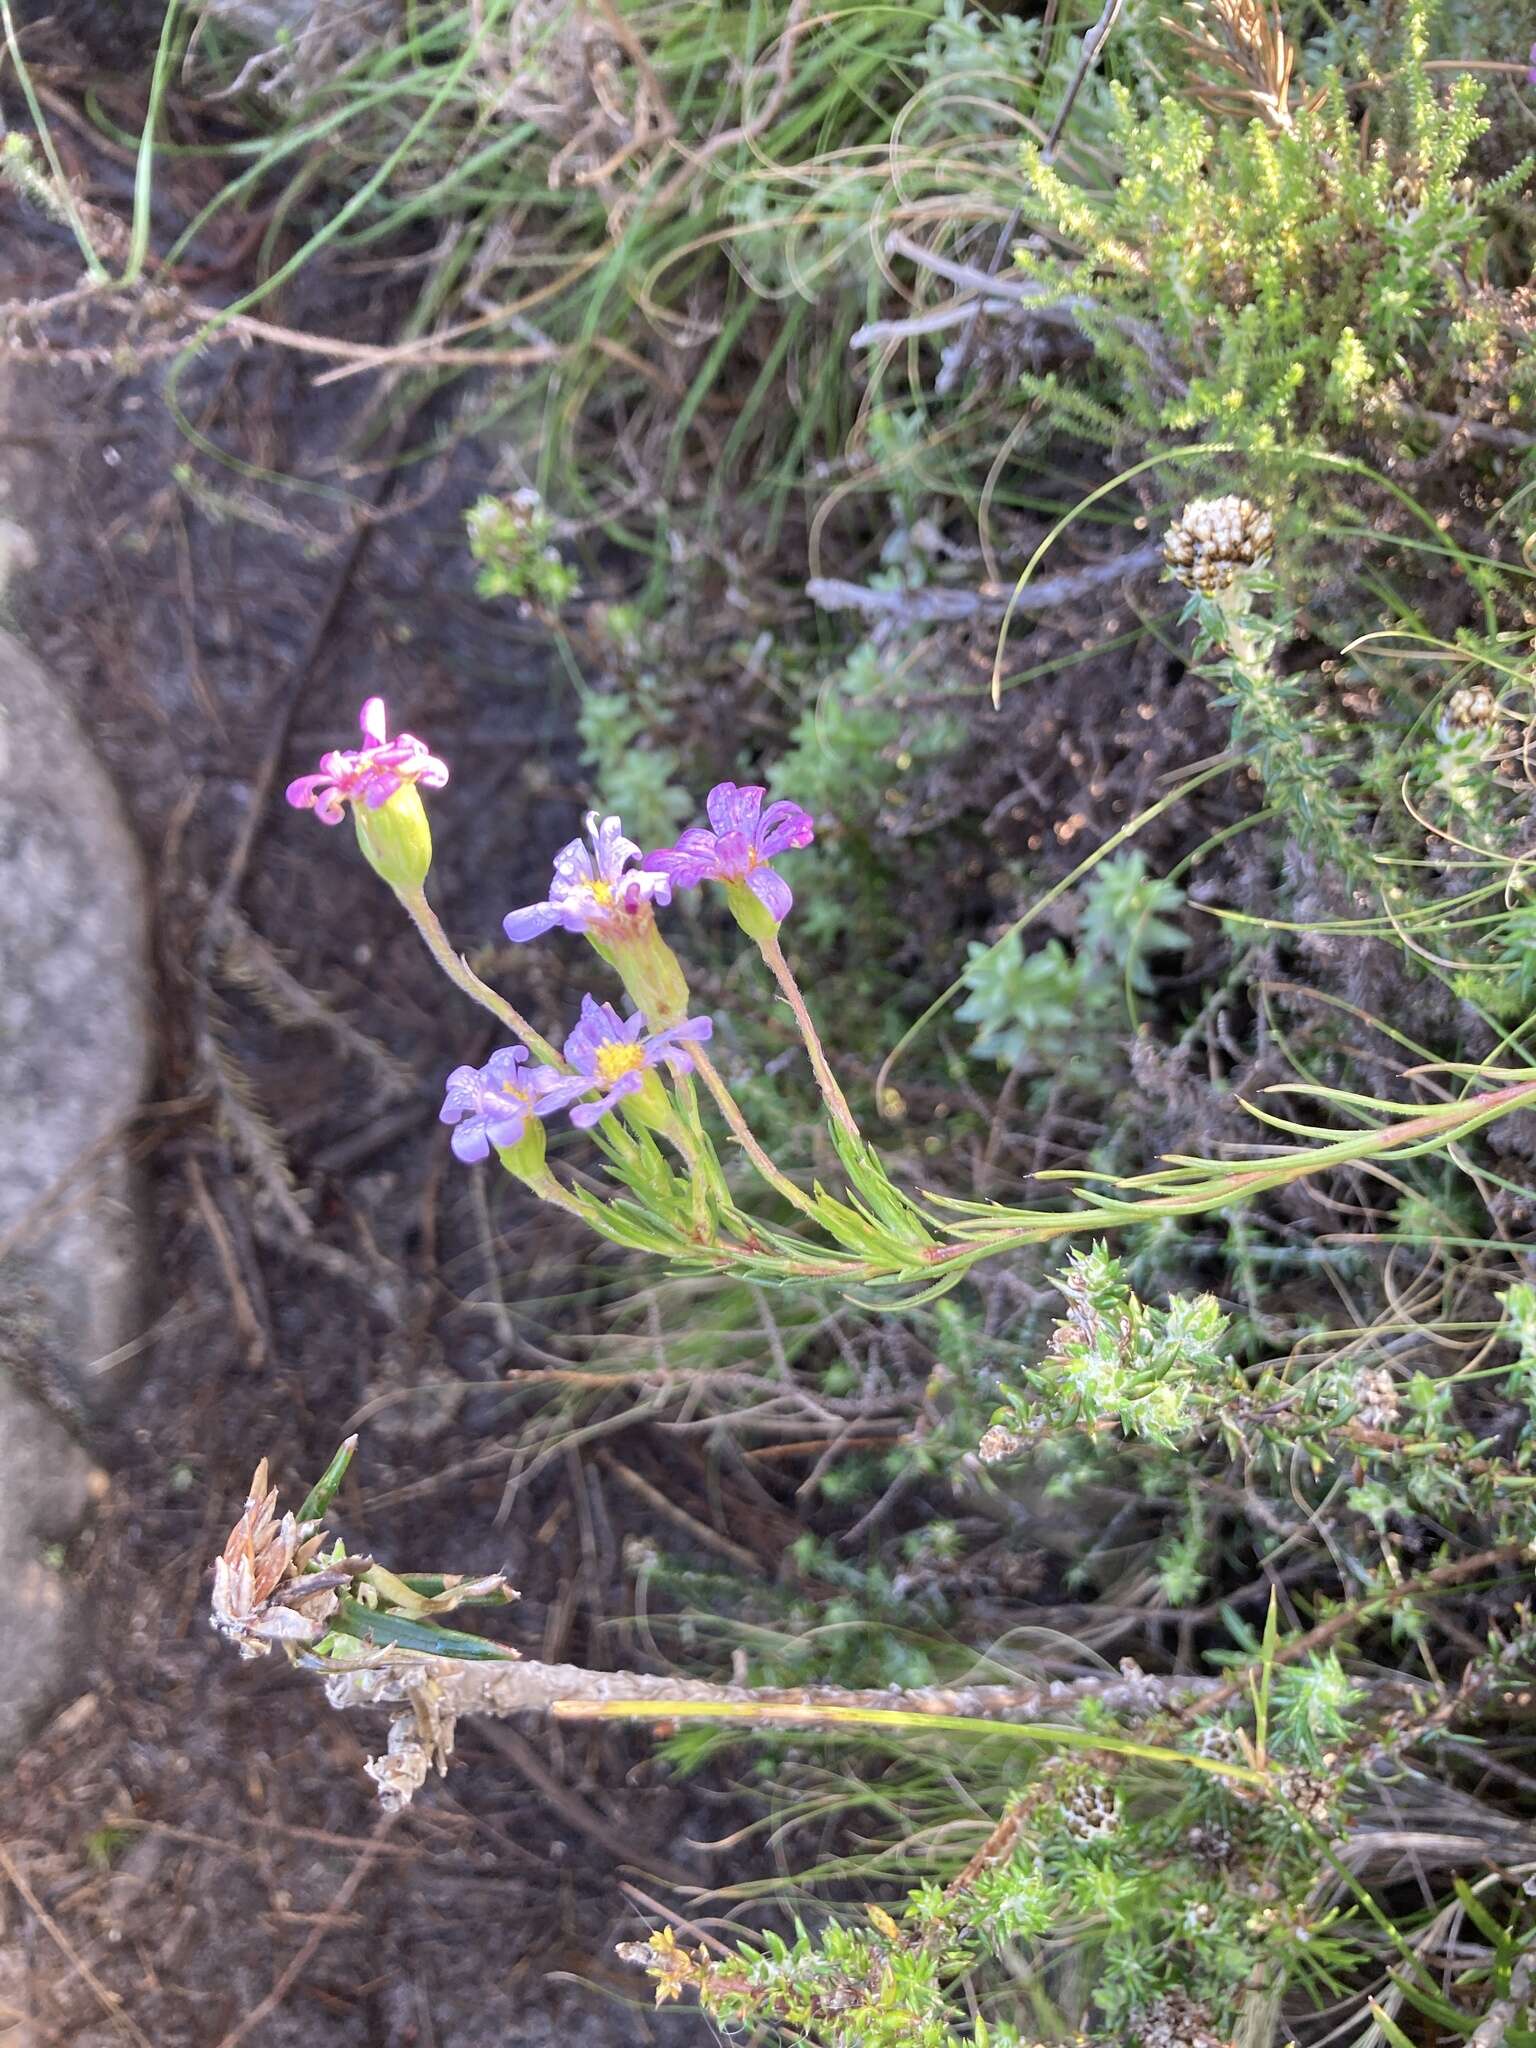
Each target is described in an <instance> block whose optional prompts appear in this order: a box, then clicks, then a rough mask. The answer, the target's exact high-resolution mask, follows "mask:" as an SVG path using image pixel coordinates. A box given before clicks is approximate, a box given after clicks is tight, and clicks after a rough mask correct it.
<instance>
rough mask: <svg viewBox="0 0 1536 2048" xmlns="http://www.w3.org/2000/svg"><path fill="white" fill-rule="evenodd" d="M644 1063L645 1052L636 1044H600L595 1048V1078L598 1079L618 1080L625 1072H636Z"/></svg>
mask: <svg viewBox="0 0 1536 2048" xmlns="http://www.w3.org/2000/svg"><path fill="white" fill-rule="evenodd" d="M644 1065H645V1054H644V1052H643V1051H642V1050H641V1048H640V1047H639V1046H638V1045H600V1046H599V1047H598V1048H597V1060H596V1066H597V1078H598V1079H599V1080H600V1081H608V1082H613V1081H618V1080H621V1079H622V1078H623V1076H624V1075H625V1074H633V1073H636V1072H637V1071H638V1070H639V1069H640V1068H641V1067H643V1066H644Z"/></svg>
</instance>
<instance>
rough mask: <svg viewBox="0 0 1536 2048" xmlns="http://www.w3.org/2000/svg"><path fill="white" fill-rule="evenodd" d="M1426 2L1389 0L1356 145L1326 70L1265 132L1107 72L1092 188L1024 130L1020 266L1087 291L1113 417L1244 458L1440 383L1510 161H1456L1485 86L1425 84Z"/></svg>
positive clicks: (1482, 265)
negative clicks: (1378, 74) (1105, 168)
mask: <svg viewBox="0 0 1536 2048" xmlns="http://www.w3.org/2000/svg"><path fill="white" fill-rule="evenodd" d="M1433 15H1434V9H1433V8H1432V6H1431V5H1429V4H1427V0H1415V4H1412V5H1410V6H1409V7H1408V8H1407V9H1405V11H1404V15H1403V19H1402V26H1401V29H1400V33H1399V36H1398V40H1397V46H1396V48H1395V49H1394V50H1393V52H1392V53H1391V57H1390V60H1389V62H1388V63H1387V64H1386V66H1385V67H1384V68H1385V70H1386V74H1387V79H1388V88H1387V92H1386V94H1385V96H1384V97H1383V98H1381V99H1378V100H1377V102H1376V104H1375V107H1374V109H1373V119H1372V122H1371V131H1370V139H1369V141H1368V142H1367V143H1365V144H1364V145H1362V141H1361V135H1360V129H1359V124H1358V119H1357V116H1358V111H1359V110H1358V106H1357V104H1356V103H1355V101H1354V99H1353V98H1352V96H1351V90H1350V82H1349V81H1346V79H1344V78H1343V77H1341V76H1340V75H1339V74H1338V73H1336V72H1335V73H1329V74H1327V75H1326V76H1325V77H1324V78H1323V79H1322V81H1321V82H1320V84H1319V86H1318V88H1317V92H1316V95H1315V103H1314V104H1311V105H1305V106H1298V107H1297V108H1296V110H1295V111H1294V115H1293V117H1290V118H1288V120H1287V122H1286V124H1285V125H1283V126H1281V125H1266V124H1265V123H1264V122H1262V121H1260V120H1258V119H1252V120H1249V121H1246V122H1243V121H1240V120H1236V119H1232V118H1223V117H1221V116H1220V115H1218V114H1213V113H1211V112H1208V111H1206V109H1205V108H1204V107H1202V106H1200V105H1198V104H1194V103H1192V102H1191V101H1190V100H1187V99H1182V98H1175V97H1164V98H1162V99H1160V100H1158V101H1156V102H1155V103H1154V104H1151V105H1147V104H1145V103H1144V102H1143V101H1142V99H1141V98H1140V97H1139V96H1138V95H1137V94H1136V93H1134V92H1133V91H1132V90H1131V89H1130V88H1129V87H1127V86H1119V87H1117V88H1116V89H1115V90H1114V93H1113V95H1112V107H1113V115H1112V136H1111V147H1112V150H1113V153H1114V157H1115V159H1116V161H1117V166H1118V175H1117V176H1116V178H1115V180H1114V182H1113V184H1112V186H1111V187H1110V188H1109V189H1108V190H1107V191H1094V190H1090V189H1088V188H1086V187H1085V186H1084V185H1083V184H1081V183H1078V182H1074V181H1073V180H1072V179H1071V178H1070V177H1069V176H1068V175H1067V174H1066V173H1064V172H1063V171H1062V170H1060V169H1059V168H1058V167H1057V166H1055V165H1054V164H1052V163H1049V162H1047V161H1046V159H1045V157H1044V155H1043V153H1042V151H1041V150H1040V148H1039V146H1038V145H1036V144H1034V143H1027V144H1026V145H1025V146H1024V149H1023V152H1022V163H1023V172H1024V182H1025V200H1024V205H1025V210H1026V214H1027V215H1028V217H1029V218H1030V219H1031V221H1032V222H1033V224H1034V225H1035V226H1036V228H1037V229H1039V230H1043V231H1044V235H1043V237H1042V236H1040V235H1038V234H1037V235H1036V236H1035V237H1034V238H1032V239H1031V240H1029V241H1027V242H1026V243H1025V244H1024V245H1023V246H1022V247H1021V248H1020V250H1019V251H1018V254H1017V261H1018V264H1019V267H1020V270H1021V272H1022V274H1023V275H1024V276H1026V277H1027V278H1029V279H1030V280H1031V281H1032V282H1034V283H1036V284H1037V285H1039V286H1040V287H1041V289H1042V290H1043V291H1045V292H1048V293H1050V294H1051V295H1053V296H1071V295H1077V298H1078V300H1079V302H1081V301H1082V295H1083V294H1084V292H1085V291H1086V293H1087V294H1088V300H1087V302H1086V303H1083V304H1082V310H1081V312H1080V314H1079V318H1080V320H1081V323H1082V325H1083V327H1084V329H1085V330H1086V331H1087V332H1088V333H1089V334H1090V336H1091V338H1092V340H1093V344H1094V348H1095V351H1096V354H1097V356H1098V358H1099V361H1100V364H1101V366H1102V368H1103V369H1104V371H1105V372H1106V373H1107V376H1108V378H1109V379H1110V380H1112V381H1111V382H1110V383H1109V384H1108V386H1107V389H1108V390H1110V391H1112V392H1113V394H1114V399H1113V417H1114V422H1115V426H1116V430H1117V432H1123V431H1124V429H1125V427H1126V426H1127V425H1131V426H1134V427H1135V428H1138V429H1139V430H1140V431H1141V432H1142V433H1143V434H1145V435H1148V436H1152V437H1154V438H1159V439H1162V438H1169V437H1174V438H1178V439H1189V438H1195V437H1198V436H1200V435H1202V434H1209V435H1212V436H1213V437H1216V438H1219V439H1221V440H1223V441H1228V442H1232V443H1234V444H1235V445H1236V446H1237V448H1238V449H1239V450H1240V451H1241V452H1242V454H1243V455H1245V456H1248V457H1257V458H1262V457H1263V456H1265V455H1266V454H1268V453H1270V452H1272V451H1274V450H1276V449H1282V448H1285V447H1288V446H1291V445H1294V444H1296V443H1298V442H1315V441H1321V442H1323V443H1325V444H1328V445H1338V443H1339V441H1340V439H1341V438H1346V437H1348V435H1349V434H1350V433H1351V432H1352V431H1354V430H1356V429H1357V428H1358V427H1359V426H1360V425H1361V424H1367V425H1370V426H1372V427H1377V428H1380V429H1381V430H1382V431H1384V432H1386V433H1387V434H1388V435H1389V436H1395V435H1396V434H1397V433H1398V432H1399V431H1400V429H1399V427H1398V424H1397V421H1398V414H1399V413H1400V411H1401V409H1402V408H1403V407H1404V406H1405V405H1406V404H1408V403H1409V402H1410V394H1411V395H1412V398H1413V400H1415V401H1416V402H1417V403H1419V404H1421V405H1422V404H1425V403H1429V402H1431V401H1432V398H1433V395H1434V394H1435V393H1436V392H1437V391H1439V390H1440V389H1441V388H1442V387H1443V383H1444V369H1445V364H1446V362H1447V361H1448V360H1450V359H1451V358H1452V357H1453V356H1454V354H1455V349H1454V347H1453V344H1452V336H1453V335H1455V334H1456V333H1457V332H1458V330H1459V328H1460V326H1461V323H1463V322H1464V321H1468V320H1473V319H1474V318H1480V319H1481V320H1482V321H1483V322H1484V323H1485V324H1486V323H1487V322H1488V321H1489V320H1490V319H1491V318H1492V317H1493V316H1492V315H1490V313H1489V311H1488V309H1487V306H1486V304H1485V303H1484V302H1482V301H1480V300H1479V299H1478V298H1477V296H1476V294H1477V289H1478V286H1479V284H1480V281H1481V279H1482V277H1483V275H1484V273H1485V269H1486V265H1487V258H1488V249H1489V244H1490V240H1491V238H1492V236H1493V234H1494V232H1495V225H1496V221H1497V218H1498V213H1499V208H1500V205H1501V202H1502V201H1503V200H1504V198H1505V197H1506V195H1507V194H1509V193H1510V192H1512V191H1514V190H1517V189H1519V188H1520V187H1521V186H1522V185H1523V183H1524V181H1525V178H1526V174H1527V166H1525V165H1523V164H1522V165H1519V166H1516V167H1515V168H1514V169H1512V170H1511V171H1510V172H1509V173H1508V174H1507V176H1505V177H1504V178H1502V179H1501V180H1500V181H1499V183H1498V185H1497V186H1495V187H1492V188H1489V187H1486V186H1483V187H1480V186H1479V185H1478V184H1477V182H1476V181H1475V180H1472V179H1469V178H1467V177H1466V176H1465V175H1464V173H1465V169H1466V165H1467V161H1468V156H1469V153H1470V152H1471V150H1472V148H1473V145H1474V144H1475V143H1476V141H1477V139H1478V137H1479V136H1480V135H1481V134H1482V133H1483V131H1484V128H1485V126H1486V122H1485V121H1484V119H1483V117H1482V116H1481V115H1480V114H1479V112H1478V105H1479V101H1480V98H1481V96H1482V94H1481V87H1480V85H1479V84H1478V82H1477V81H1476V80H1475V79H1474V78H1470V77H1463V78H1459V79H1456V80H1455V81H1454V82H1453V83H1451V84H1450V85H1449V86H1448V87H1447V88H1445V89H1444V90H1442V89H1441V88H1440V87H1439V85H1438V83H1437V82H1436V81H1435V79H1434V75H1433V74H1432V73H1430V72H1428V71H1427V70H1426V69H1425V65H1426V60H1427V59H1428V57H1429V55H1430V47H1431V44H1430V36H1431V28H1432V24H1433ZM1474 307H1476V308H1477V313H1476V314H1475V315H1474V312H1473V309H1474ZM1029 388H1030V383H1029V380H1026V389H1029ZM1034 388H1035V389H1036V391H1037V393H1038V395H1041V396H1046V397H1049V396H1052V395H1053V394H1051V393H1048V392H1047V391H1046V390H1045V387H1043V386H1041V385H1039V384H1038V383H1036V385H1035V387H1034ZM1080 424H1082V423H1080Z"/></svg>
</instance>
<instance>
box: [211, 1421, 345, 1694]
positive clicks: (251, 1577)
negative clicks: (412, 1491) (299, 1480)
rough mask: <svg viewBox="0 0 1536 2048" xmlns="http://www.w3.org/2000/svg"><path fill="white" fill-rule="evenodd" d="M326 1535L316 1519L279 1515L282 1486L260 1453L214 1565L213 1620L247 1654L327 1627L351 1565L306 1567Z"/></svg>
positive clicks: (304, 1639)
mask: <svg viewBox="0 0 1536 2048" xmlns="http://www.w3.org/2000/svg"><path fill="white" fill-rule="evenodd" d="M323 1541H324V1537H323V1535H322V1533H321V1531H320V1529H319V1528H318V1527H317V1526H316V1524H314V1523H313V1522H302V1523H301V1522H297V1521H295V1519H294V1517H293V1516H292V1515H284V1516H283V1518H282V1520H281V1521H279V1520H278V1518H277V1488H276V1487H275V1486H274V1487H272V1488H271V1489H270V1490H269V1489H268V1486H267V1461H266V1459H265V1458H263V1459H262V1461H261V1463H260V1464H259V1465H258V1466H257V1467H256V1472H255V1476H254V1477H253V1478H252V1480H251V1491H250V1496H249V1498H248V1499H247V1501H246V1503H245V1510H244V1513H243V1514H242V1515H241V1517H240V1519H239V1521H238V1522H236V1524H235V1526H234V1528H233V1529H231V1530H230V1532H229V1540H228V1542H227V1543H226V1544H225V1545H224V1550H223V1554H222V1555H221V1556H219V1557H217V1558H215V1560H214V1565H213V1600H212V1608H213V1617H212V1618H213V1626H214V1627H215V1628H216V1629H217V1630H218V1631H219V1633H220V1635H225V1636H228V1637H229V1639H230V1641H231V1642H233V1643H235V1644H236V1645H238V1647H239V1651H240V1654H241V1656H242V1657H265V1656H266V1655H267V1654H268V1653H269V1651H270V1650H271V1648H272V1645H273V1644H274V1643H294V1644H299V1643H315V1642H318V1641H319V1640H320V1638H321V1636H323V1635H324V1634H325V1623H326V1620H327V1617H328V1616H329V1615H331V1614H332V1613H333V1612H334V1611H335V1607H336V1588H337V1587H338V1586H340V1585H345V1584H346V1583H347V1581H348V1580H349V1578H350V1577H351V1572H350V1571H347V1572H340V1573H338V1572H307V1570H306V1568H307V1567H308V1566H309V1565H310V1564H311V1563H312V1562H313V1560H314V1558H315V1555H316V1553H317V1552H318V1551H319V1549H320V1546H321V1544H322V1542H323ZM351 1562H353V1561H352V1560H349V1563H351Z"/></svg>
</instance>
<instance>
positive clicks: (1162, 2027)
mask: <svg viewBox="0 0 1536 2048" xmlns="http://www.w3.org/2000/svg"><path fill="white" fill-rule="evenodd" d="M1129 2031H1130V2035H1131V2038H1132V2039H1133V2040H1134V2041H1136V2042H1138V2043H1139V2044H1140V2048H1229V2044H1228V2041H1227V2038H1226V2036H1225V2035H1224V2034H1221V2033H1219V2032H1218V2031H1217V2027H1216V2022H1215V2021H1214V2020H1213V2019H1212V2018H1211V2015H1210V2014H1209V2012H1207V2010H1206V2008H1205V2007H1204V2006H1203V2005H1201V2004H1199V2003H1198V2002H1197V2001H1196V2000H1195V1999H1193V1998H1191V1997H1190V1995H1189V1993H1188V1992H1187V1991H1165V1992H1164V1993H1163V1995H1162V1996H1161V1997H1160V1998H1154V1999H1153V2001H1152V2003H1151V2004H1150V2005H1144V2006H1143V2007H1142V2009H1141V2011H1140V2012H1139V2013H1136V2014H1134V2015H1133V2016H1132V2019H1131V2024H1130V2029H1129Z"/></svg>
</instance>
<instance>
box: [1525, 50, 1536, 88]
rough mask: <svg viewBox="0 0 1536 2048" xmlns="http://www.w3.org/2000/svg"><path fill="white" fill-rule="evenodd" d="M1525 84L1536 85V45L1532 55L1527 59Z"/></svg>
mask: <svg viewBox="0 0 1536 2048" xmlns="http://www.w3.org/2000/svg"><path fill="white" fill-rule="evenodd" d="M1525 82H1526V84H1527V85H1536V43H1532V45H1531V54H1530V56H1529V57H1528V58H1527V59H1526V70H1525Z"/></svg>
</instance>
